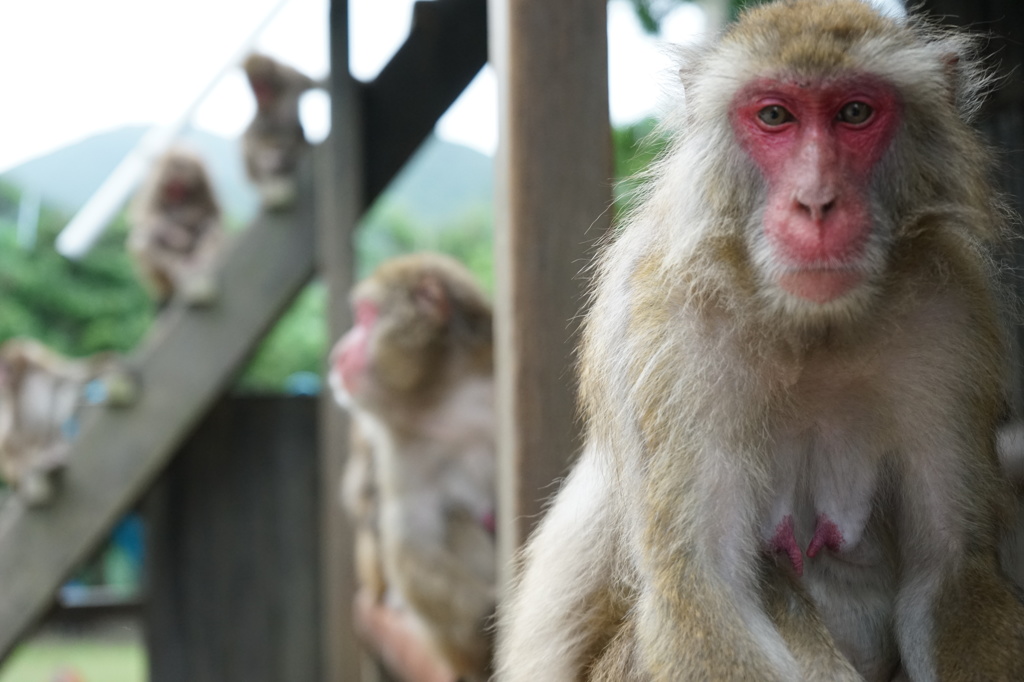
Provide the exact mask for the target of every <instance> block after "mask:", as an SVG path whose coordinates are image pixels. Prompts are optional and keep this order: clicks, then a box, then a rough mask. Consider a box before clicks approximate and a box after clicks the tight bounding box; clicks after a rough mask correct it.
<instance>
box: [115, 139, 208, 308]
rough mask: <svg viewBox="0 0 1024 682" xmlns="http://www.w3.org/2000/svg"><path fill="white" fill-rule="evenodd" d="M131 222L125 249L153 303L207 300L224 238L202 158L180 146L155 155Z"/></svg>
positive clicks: (197, 303)
mask: <svg viewBox="0 0 1024 682" xmlns="http://www.w3.org/2000/svg"><path fill="white" fill-rule="evenodd" d="M131 221H132V226H131V232H130V233H129V235H128V251H129V253H131V255H132V256H133V257H134V259H135V264H136V268H137V269H138V271H139V274H140V276H141V277H142V280H143V282H144V283H145V284H146V286H147V287H148V288H149V290H150V292H151V293H152V295H153V297H154V298H155V299H156V300H157V302H158V303H159V304H160V305H164V304H166V303H167V302H168V301H170V300H171V299H172V298H173V297H175V296H180V297H181V298H182V299H183V300H184V301H185V302H186V303H188V304H190V305H196V306H201V305H209V304H210V303H212V302H213V300H214V299H215V298H216V288H217V285H216V281H215V272H214V269H215V266H216V263H217V259H218V258H219V256H220V253H221V250H222V249H223V246H224V243H225V241H226V238H225V233H224V229H223V227H222V225H221V215H220V207H219V206H218V205H217V200H216V197H215V195H214V191H213V184H212V183H211V181H210V177H209V174H208V173H207V172H206V166H205V164H204V163H203V161H202V159H200V158H199V156H197V155H196V154H194V153H192V152H190V151H186V150H184V149H171V150H170V151H168V152H167V153H165V154H164V155H163V156H162V157H161V158H160V159H158V160H157V162H156V163H155V164H154V167H153V169H152V171H150V175H149V178H148V179H147V181H146V183H145V185H144V186H143V188H142V189H141V190H140V191H139V193H138V195H137V196H136V198H135V202H134V205H133V208H132V215H131Z"/></svg>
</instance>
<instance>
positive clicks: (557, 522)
mask: <svg viewBox="0 0 1024 682" xmlns="http://www.w3.org/2000/svg"><path fill="white" fill-rule="evenodd" d="M602 464H603V460H602V458H601V457H599V456H598V455H597V453H595V452H592V451H588V452H586V453H584V455H583V457H582V458H581V460H580V462H579V464H577V466H576V467H575V469H573V471H572V473H571V474H570V475H569V478H568V479H567V480H566V482H565V484H564V485H563V487H562V489H561V490H560V491H559V493H558V497H557V498H556V500H555V502H554V504H553V506H552V507H551V509H550V510H548V512H547V514H546V515H545V517H544V520H543V521H542V522H541V524H540V526H539V527H538V529H537V530H536V531H535V533H534V535H533V537H531V538H530V541H529V543H528V544H527V546H526V549H525V550H524V552H523V555H522V557H521V558H522V562H523V565H524V567H523V572H522V574H521V575H520V577H519V579H518V584H517V585H516V586H515V588H514V589H513V594H512V597H511V599H510V600H509V601H508V603H507V604H504V605H503V606H502V612H501V614H500V623H499V645H498V646H499V649H498V675H497V678H498V679H500V680H502V682H520V681H521V682H528V681H533V680H547V681H549V682H574V681H575V680H579V679H581V677H582V675H583V671H584V669H585V667H586V666H587V664H588V663H589V661H588V660H587V658H588V656H592V655H593V654H594V653H595V651H596V650H598V649H599V648H600V647H601V646H602V645H604V644H605V642H606V641H607V638H608V636H607V634H606V632H607V630H608V628H609V626H610V624H612V623H614V622H616V620H617V619H618V618H620V617H621V614H620V613H618V609H619V608H620V606H621V605H620V604H619V603H618V602H617V600H616V599H615V596H616V595H614V593H613V590H612V576H613V574H614V571H615V559H616V556H615V554H616V553H615V551H614V549H613V548H614V547H615V546H616V543H617V537H618V535H619V528H618V526H617V522H616V519H618V518H619V517H620V512H619V510H618V509H617V507H616V504H617V498H616V496H615V495H614V491H613V489H612V477H611V475H610V474H609V472H608V471H606V470H605V467H604V466H602Z"/></svg>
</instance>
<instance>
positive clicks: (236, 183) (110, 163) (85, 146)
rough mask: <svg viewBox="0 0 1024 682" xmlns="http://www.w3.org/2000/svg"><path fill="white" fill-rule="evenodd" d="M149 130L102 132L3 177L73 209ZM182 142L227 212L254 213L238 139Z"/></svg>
mask: <svg viewBox="0 0 1024 682" xmlns="http://www.w3.org/2000/svg"><path fill="white" fill-rule="evenodd" d="M145 133H146V128H144V127H142V126H131V127H125V128H118V129H116V130H111V131H109V132H105V133H99V134H97V135H93V136H92V137H87V138H86V139H84V140H82V141H80V142H76V143H74V144H71V145H68V146H67V147H63V148H61V149H58V150H56V151H54V152H51V153H49V154H46V155H45V156H40V157H38V158H35V159H32V160H31V161H26V162H25V163H23V164H21V165H20V166H16V167H14V168H12V169H11V170H9V171H7V172H6V173H4V174H3V175H2V176H0V179H2V180H4V181H6V182H9V183H11V184H12V185H15V186H17V187H20V188H22V189H33V190H38V191H39V192H40V194H41V195H42V197H43V200H44V201H46V202H48V203H50V204H52V205H53V206H54V207H55V208H60V209H62V210H65V211H67V212H68V213H74V212H75V211H77V210H78V209H79V208H81V207H82V205H83V204H85V202H86V201H87V200H88V199H89V197H91V196H92V194H93V193H94V192H95V191H96V190H97V189H98V188H99V186H100V185H101V184H102V183H103V181H104V180H106V178H107V176H108V175H110V173H111V171H113V170H114V168H116V167H117V164H118V163H120V162H121V160H122V159H123V158H124V157H125V155H127V154H128V152H129V151H131V150H132V148H133V147H135V145H136V144H138V142H139V140H140V139H142V136H143V135H144V134H145ZM181 142H182V144H183V145H186V146H188V147H190V148H192V149H194V150H196V151H197V152H198V153H199V154H201V155H202V156H203V158H204V159H205V160H206V162H207V165H208V167H209V170H210V174H211V175H212V177H213V182H214V184H215V185H216V190H217V195H218V196H219V197H220V201H221V204H222V205H223V207H224V210H225V211H226V212H227V213H228V214H229V215H231V216H232V217H235V218H238V219H244V218H246V217H247V216H250V215H252V214H253V212H254V211H255V209H256V205H257V196H256V192H255V190H253V189H252V188H251V187H250V186H249V185H248V183H247V182H246V180H245V171H244V170H243V167H242V161H241V150H240V148H239V142H238V141H237V140H229V139H226V138H223V137H218V136H216V135H211V134H209V133H204V132H202V131H188V132H186V133H185V134H184V135H182V139H181Z"/></svg>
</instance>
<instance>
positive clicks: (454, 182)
mask: <svg viewBox="0 0 1024 682" xmlns="http://www.w3.org/2000/svg"><path fill="white" fill-rule="evenodd" d="M145 132H146V129H145V128H144V127H141V126H136V127H124V128H119V129H116V130H112V131H109V132H104V133H99V134H97V135H94V136H92V137H89V138H86V139H84V140H82V141H80V142H77V143H75V144H71V145H68V146H67V147H63V148H61V149H58V150H57V151H54V152H52V153H50V154H47V155H45V156H41V157H38V158H36V159H32V160H31V161H27V162H25V163H23V164H21V165H20V166H17V167H15V168H12V169H11V170H9V171H7V172H6V173H4V174H2V175H0V180H3V181H5V182H8V183H10V184H12V185H15V186H16V187H19V188H21V189H33V190H38V191H39V192H40V193H41V195H42V197H43V200H44V201H46V202H47V203H50V204H52V205H53V206H54V207H56V208H59V209H62V210H64V211H67V212H68V213H69V214H70V213H74V212H75V211H76V210H78V209H79V208H80V207H81V206H82V205H83V204H84V203H85V202H86V201H87V200H88V199H89V197H90V196H92V194H93V192H95V191H96V189H97V188H98V187H99V186H100V184H101V183H102V182H103V181H104V180H105V179H106V177H107V176H108V175H109V174H110V172H111V171H113V170H114V168H115V167H116V166H117V164H118V163H119V162H120V161H121V159H123V158H124V156H125V155H126V154H127V153H128V152H129V151H130V150H131V149H132V148H133V147H134V146H135V145H136V144H137V143H138V141H139V140H140V139H141V138H142V136H143V134H145ZM182 142H183V144H185V145H187V146H189V147H191V148H193V149H195V150H196V151H197V152H199V153H200V154H201V155H202V156H203V158H205V159H206V162H207V164H208V166H209V169H210V173H211V175H212V177H213V181H214V183H215V184H216V189H217V193H218V196H219V197H220V200H221V203H222V205H223V207H224V210H225V211H226V212H227V213H228V215H230V216H231V217H232V218H234V219H236V220H245V219H247V218H248V217H249V216H251V215H252V214H253V213H254V212H255V209H256V206H257V203H258V198H257V195H256V192H255V191H254V190H253V189H252V187H251V186H250V185H249V183H248V181H247V180H246V178H245V172H244V170H243V166H242V160H241V158H242V157H241V149H240V142H239V140H231V139H227V138H223V137H218V136H216V135H211V134H209V133H205V132H202V131H189V132H187V133H185V134H184V135H183V137H182ZM492 165H493V164H492V160H491V159H490V157H488V156H485V155H484V154H480V153H479V152H476V151H474V150H472V149H470V148H468V147H464V146H462V145H457V144H452V143H449V142H444V141H442V140H440V139H438V138H436V137H433V136H431V137H430V138H429V139H428V140H427V141H426V142H425V143H424V144H423V146H422V147H421V148H420V150H419V151H418V152H417V153H416V155H414V156H413V158H412V159H411V160H410V162H409V164H408V165H407V166H406V168H405V169H404V170H403V171H402V173H400V174H399V175H398V177H396V178H395V180H394V182H393V183H392V184H391V186H390V187H389V188H388V190H387V191H386V192H385V195H384V200H385V201H388V202H395V203H396V204H397V205H399V206H400V207H401V208H402V210H403V211H405V212H407V213H408V214H409V215H410V216H412V217H413V218H415V219H417V220H420V221H423V222H424V223H425V224H427V225H430V226H438V225H441V224H443V223H445V222H446V221H449V220H452V219H454V218H456V217H458V216H459V215H460V214H461V213H463V212H464V211H465V210H466V209H468V208H471V207H476V206H479V205H481V204H483V205H489V204H490V203H491V201H492V198H493V193H494V172H493V167H492Z"/></svg>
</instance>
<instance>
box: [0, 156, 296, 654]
mask: <svg viewBox="0 0 1024 682" xmlns="http://www.w3.org/2000/svg"><path fill="white" fill-rule="evenodd" d="M309 165H310V164H306V168H305V172H304V173H303V174H302V182H301V183H300V196H299V198H298V201H297V202H296V207H295V209H294V210H292V211H290V212H284V213H279V214H269V215H262V216H260V217H258V218H257V219H256V220H255V221H254V222H253V224H252V225H250V226H249V227H248V228H247V229H246V230H245V231H244V232H242V233H241V234H239V235H238V237H237V238H236V240H235V241H234V242H233V244H232V245H231V247H230V250H229V253H228V254H227V255H226V259H225V262H224V264H223V267H222V269H221V280H220V285H221V292H220V297H219V299H218V301H217V303H216V304H215V305H214V306H212V307H210V308H205V309H186V308H183V307H172V308H171V309H169V310H167V311H166V312H165V313H164V314H163V315H162V316H161V317H160V319H159V320H158V321H157V323H156V324H155V325H154V328H153V330H152V331H151V332H150V335H149V337H148V338H147V339H146V340H145V341H144V342H143V344H142V345H141V347H140V349H139V350H138V351H137V352H136V353H135V354H134V355H133V356H132V357H131V358H130V360H129V364H130V365H131V366H132V367H133V368H134V369H135V370H136V371H137V373H138V376H139V377H140V379H141V384H142V391H141V395H140V398H139V401H138V402H137V403H136V404H135V405H134V406H132V407H130V408H126V409H114V408H105V407H93V408H88V410H87V412H86V414H85V415H84V417H83V428H82V432H81V434H80V435H79V436H78V438H77V439H76V442H75V447H74V451H73V452H72V455H71V458H70V463H69V465H68V467H67V469H66V471H65V472H64V477H63V483H62V486H61V488H60V491H59V493H58V495H57V498H56V500H55V501H54V502H53V504H51V505H50V506H48V507H45V508H42V509H32V510H28V509H25V508H24V506H23V505H22V504H21V502H20V500H18V499H16V498H13V497H12V498H9V499H8V500H6V503H5V504H4V505H3V507H2V508H0V660H3V659H4V658H5V657H6V656H7V654H8V653H10V651H11V649H12V648H13V647H14V646H15V644H17V642H18V640H19V638H20V637H21V636H22V635H24V634H25V633H26V632H27V631H28V630H29V629H30V628H31V627H32V626H33V625H34V624H35V623H36V622H37V621H38V620H39V619H40V618H41V617H42V616H43V615H45V613H46V612H47V611H48V609H49V608H50V607H51V605H52V604H53V601H54V596H55V594H56V591H57V590H58V588H59V587H60V585H61V584H62V583H63V582H64V581H65V580H66V578H67V577H68V575H69V574H70V573H71V571H73V570H74V569H75V567H77V566H78V565H79V564H80V563H81V562H82V561H83V560H85V559H86V558H87V557H88V555H89V553H90V552H91V551H92V550H93V549H94V548H95V547H96V546H97V545H98V544H99V543H100V542H101V541H102V540H103V539H104V538H105V537H106V535H107V533H108V532H109V530H110V528H111V527H112V525H113V524H114V523H115V522H116V521H117V519H118V518H120V516H121V515H122V514H123V513H124V512H125V511H126V510H127V509H128V508H129V507H130V506H131V505H132V504H134V503H135V502H136V501H137V500H138V499H139V497H140V496H141V495H142V494H143V493H144V492H145V491H146V490H147V489H148V488H149V486H150V485H151V484H152V483H153V482H154V480H155V478H156V477H157V475H158V474H159V473H160V471H161V470H162V469H163V468H164V466H165V465H166V464H167V462H168V460H169V459H170V458H171V456H172V455H173V453H174V452H175V451H176V450H177V448H178V446H179V445H180V443H181V442H182V441H183V440H184V439H185V438H186V437H187V436H188V435H189V433H190V432H191V431H192V429H193V428H194V427H195V425H196V424H197V423H198V421H199V419H200V418H201V417H202V416H203V415H204V414H205V413H206V411H207V410H208V409H209V408H210V406H211V405H212V404H213V402H214V401H215V400H216V398H217V397H218V396H219V395H220V394H221V393H222V391H223V390H224V389H225V388H226V387H227V386H228V385H229V384H230V383H231V381H232V380H233V379H234V378H235V376H236V374H237V372H238V371H239V369H240V368H241V366H242V364H243V363H244V362H245V361H246V360H247V359H248V358H249V357H250V355H251V354H252V352H253V351H254V350H255V348H256V346H257V344H258V343H259V342H260V340H261V339H262V338H263V336H264V335H265V333H266V332H267V331H268V330H269V329H270V328H271V326H272V325H273V324H274V322H275V321H276V320H277V319H278V317H280V315H281V314H282V313H283V312H284V311H285V310H286V309H287V308H288V306H289V304H290V303H291V302H292V300H293V299H294V298H295V296H296V295H297V294H298V293H299V292H300V291H301V289H302V287H303V286H304V285H305V284H306V283H307V282H308V281H309V279H310V277H311V276H312V273H313V270H314V243H315V231H316V230H315V227H316V226H315V211H314V198H313V196H312V194H313V189H312V178H311V173H310V172H309Z"/></svg>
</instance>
